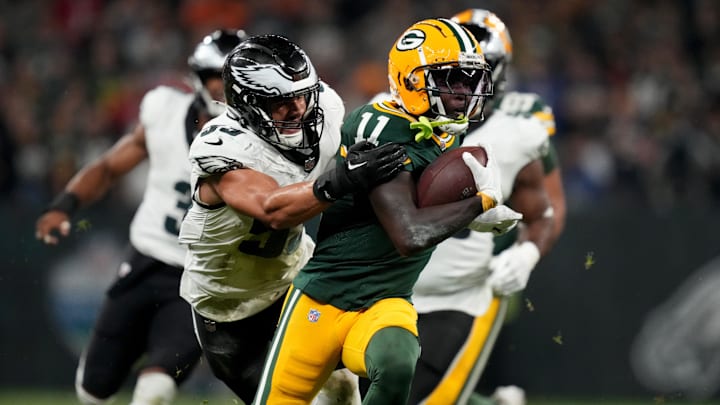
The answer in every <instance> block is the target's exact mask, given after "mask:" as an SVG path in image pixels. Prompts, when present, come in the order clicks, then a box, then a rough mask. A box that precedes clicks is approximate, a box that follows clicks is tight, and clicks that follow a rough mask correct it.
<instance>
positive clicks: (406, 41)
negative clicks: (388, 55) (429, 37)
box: [395, 30, 425, 51]
mask: <svg viewBox="0 0 720 405" xmlns="http://www.w3.org/2000/svg"><path fill="white" fill-rule="evenodd" d="M423 42H425V33H424V32H423V31H420V30H410V31H407V32H406V33H405V34H403V36H402V37H400V39H399V40H398V41H397V45H395V46H396V47H397V49H398V50H399V51H409V50H411V49H415V48H417V47H418V46H420V45H422V43H423Z"/></svg>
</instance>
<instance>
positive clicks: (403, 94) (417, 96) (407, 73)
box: [388, 18, 492, 117]
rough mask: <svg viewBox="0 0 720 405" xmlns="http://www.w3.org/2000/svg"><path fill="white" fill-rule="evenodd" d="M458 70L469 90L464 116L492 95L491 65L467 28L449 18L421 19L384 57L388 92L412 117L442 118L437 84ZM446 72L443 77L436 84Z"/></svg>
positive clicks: (406, 31)
mask: <svg viewBox="0 0 720 405" xmlns="http://www.w3.org/2000/svg"><path fill="white" fill-rule="evenodd" d="M454 71H459V72H460V73H462V74H464V76H465V77H468V78H471V79H470V80H468V82H469V84H468V85H469V86H471V91H470V92H468V93H462V94H463V95H465V96H466V98H467V108H466V111H465V112H464V114H465V116H467V117H471V116H473V115H474V114H475V113H476V112H477V111H478V110H480V109H481V108H482V102H483V99H484V97H485V96H488V95H491V94H492V83H491V78H490V75H489V72H490V70H489V66H488V64H487V63H486V62H485V58H484V57H483V54H482V50H481V48H480V45H479V44H478V42H477V40H476V39H475V38H474V37H473V36H472V34H470V32H469V31H467V30H466V29H465V28H463V27H462V26H460V25H459V24H457V23H456V22H453V21H451V20H449V19H444V18H437V19H427V20H422V21H419V22H417V23H415V24H413V25H412V26H410V27H409V28H408V29H407V30H405V32H403V33H402V35H400V37H399V38H398V40H397V41H396V42H395V44H394V45H393V47H392V48H391V49H390V53H389V55H388V79H389V82H390V92H391V94H392V95H393V97H394V98H395V100H396V101H397V102H398V103H399V104H400V105H401V106H402V107H403V108H404V109H405V110H406V111H407V112H409V113H410V114H413V115H416V116H419V115H423V114H425V113H427V112H429V111H430V112H432V113H434V114H436V115H445V114H446V112H445V109H444V107H443V105H442V101H441V99H440V94H442V93H453V94H457V93H454V92H453V91H452V90H450V91H448V90H442V89H440V88H439V87H438V83H436V82H438V81H440V82H442V83H443V84H447V83H448V81H447V79H448V78H451V77H455V76H452V72H454ZM443 74H444V77H443V79H445V80H438V77H439V76H442V75H443Z"/></svg>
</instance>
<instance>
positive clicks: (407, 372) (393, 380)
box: [366, 327, 420, 386]
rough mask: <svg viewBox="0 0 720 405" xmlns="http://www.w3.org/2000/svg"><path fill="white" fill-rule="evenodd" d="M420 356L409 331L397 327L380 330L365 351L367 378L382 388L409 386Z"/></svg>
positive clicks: (414, 339)
mask: <svg viewBox="0 0 720 405" xmlns="http://www.w3.org/2000/svg"><path fill="white" fill-rule="evenodd" d="M419 355H420V345H419V343H418V340H417V337H416V336H414V335H413V334H412V333H410V332H409V331H407V330H405V329H402V328H397V327H390V328H385V329H382V330H379V331H378V332H377V333H376V334H375V336H373V338H372V340H371V341H370V344H369V345H368V349H367V352H366V358H367V364H368V375H369V377H370V378H371V379H372V380H373V381H374V382H379V383H382V384H383V385H390V386H392V385H407V384H410V382H411V381H412V378H413V375H414V374H415V365H416V364H417V359H418V357H419Z"/></svg>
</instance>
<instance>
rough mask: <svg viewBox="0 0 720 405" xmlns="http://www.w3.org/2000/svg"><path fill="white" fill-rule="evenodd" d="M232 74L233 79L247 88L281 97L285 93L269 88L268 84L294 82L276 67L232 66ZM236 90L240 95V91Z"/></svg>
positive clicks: (273, 87)
mask: <svg viewBox="0 0 720 405" xmlns="http://www.w3.org/2000/svg"><path fill="white" fill-rule="evenodd" d="M230 72H231V73H232V75H233V78H235V80H236V81H238V82H240V83H242V84H243V85H244V86H245V87H247V88H249V89H251V90H255V91H257V92H260V93H264V94H268V95H276V96H279V95H281V94H283V93H284V92H283V90H281V89H279V88H278V87H277V86H272V87H269V86H268V84H271V83H272V84H280V83H286V82H287V81H292V78H291V77H290V76H288V75H287V74H285V73H284V72H283V71H282V70H280V68H279V67H278V66H275V65H253V66H230ZM234 90H235V91H236V92H238V93H240V89H237V88H235V89H234ZM286 92H287V91H286Z"/></svg>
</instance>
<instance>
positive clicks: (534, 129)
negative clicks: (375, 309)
mask: <svg viewBox="0 0 720 405" xmlns="http://www.w3.org/2000/svg"><path fill="white" fill-rule="evenodd" d="M452 20H453V21H455V22H458V23H460V24H461V25H462V26H463V27H465V28H467V29H468V31H470V32H471V33H472V34H473V35H474V36H475V39H477V40H478V42H479V44H480V47H481V48H482V51H483V55H484V56H485V60H486V61H487V63H488V64H489V65H490V66H491V68H492V72H493V74H492V78H493V86H494V90H495V91H494V93H493V96H492V100H491V101H490V103H489V104H490V111H489V112H488V114H487V115H486V118H485V120H483V121H482V123H479V125H471V126H470V128H469V130H468V132H467V134H466V135H465V136H464V137H463V141H462V145H463V146H472V145H475V144H477V143H478V142H483V143H484V144H485V145H490V146H491V147H492V150H493V152H494V156H495V157H496V163H497V165H498V167H499V168H500V171H501V173H502V176H501V178H502V180H501V190H502V193H503V198H504V200H505V201H507V202H508V205H510V206H512V207H513V209H515V210H517V211H519V212H520V213H522V214H523V219H522V226H519V227H518V228H521V229H520V231H519V232H512V233H511V232H509V233H507V234H505V235H503V236H501V237H500V238H502V240H499V238H496V239H495V240H493V238H492V235H490V234H488V233H478V232H469V231H465V232H459V233H458V234H456V235H453V237H451V238H448V239H447V240H445V241H443V242H442V243H440V244H439V245H438V246H437V248H436V249H435V251H434V252H433V255H432V257H431V259H430V261H429V262H428V264H427V265H426V267H425V269H423V271H422V273H421V274H420V277H419V278H418V280H417V282H416V283H415V287H414V289H413V302H414V304H415V308H416V310H417V311H418V329H419V332H420V342H421V344H422V345H423V347H432V348H433V350H431V351H423V353H422V355H421V356H420V359H419V361H418V363H417V366H416V371H415V378H414V381H413V384H412V388H411V391H410V397H409V403H411V404H427V405H436V404H441V405H450V404H457V405H459V404H463V405H464V404H472V405H480V404H483V405H487V404H491V403H492V404H493V405H525V394H524V391H523V390H522V389H521V388H519V387H516V386H505V387H498V389H496V391H495V393H494V394H493V396H492V398H482V397H480V396H479V395H477V394H474V392H473V391H474V390H475V387H476V385H477V383H478V380H479V379H480V377H481V375H482V373H483V371H484V368H485V364H486V362H487V360H488V357H489V356H490V353H491V352H492V349H493V347H494V345H495V341H496V338H497V337H498V334H499V333H500V330H501V327H502V325H503V323H504V321H505V314H506V311H507V307H508V302H509V299H510V298H508V297H511V296H513V295H514V294H515V293H517V292H518V291H520V290H522V289H524V288H525V286H526V284H527V282H528V279H529V277H530V274H531V272H532V271H533V268H534V267H535V265H536V264H537V263H538V261H539V260H540V258H541V257H542V256H543V255H545V254H547V253H548V252H549V251H550V250H551V248H552V246H553V244H554V241H555V239H556V238H557V235H559V233H560V232H561V231H562V227H563V224H564V219H565V198H564V194H563V192H562V182H561V180H560V173H559V172H560V170H559V166H558V163H557V158H556V155H555V154H554V153H553V150H552V149H551V147H550V146H551V144H550V136H551V135H553V134H554V132H555V123H554V119H553V114H552V109H551V108H550V107H549V106H548V105H547V104H545V103H544V102H543V100H542V98H540V96H539V95H537V94H533V93H523V92H516V91H513V92H505V91H504V90H503V88H504V84H505V79H504V77H505V72H506V70H507V67H508V65H509V63H510V62H511V59H512V41H511V38H510V32H509V31H508V29H507V27H506V25H505V24H504V23H503V21H502V20H500V18H498V17H497V16H496V15H495V14H494V13H492V12H490V11H488V10H483V9H468V10H465V11H463V12H460V13H458V14H456V15H455V16H453V18H452ZM518 228H515V229H514V230H517V229H518ZM493 248H494V249H493ZM493 250H495V254H494V255H493ZM498 252H500V253H498Z"/></svg>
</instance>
